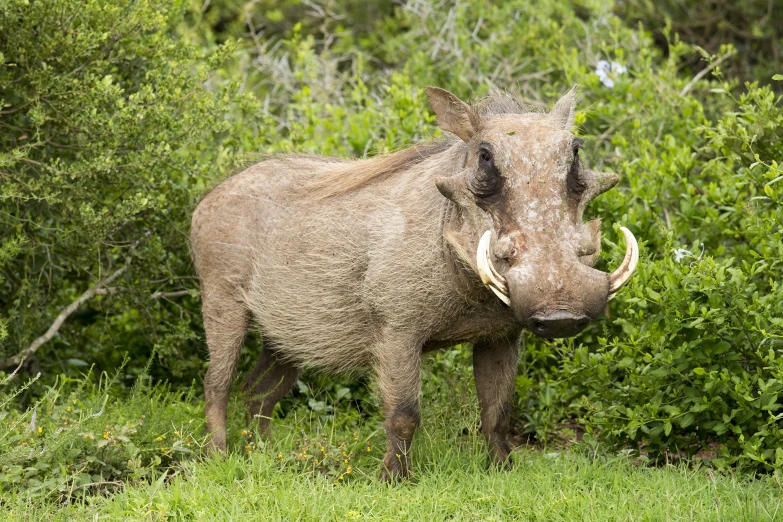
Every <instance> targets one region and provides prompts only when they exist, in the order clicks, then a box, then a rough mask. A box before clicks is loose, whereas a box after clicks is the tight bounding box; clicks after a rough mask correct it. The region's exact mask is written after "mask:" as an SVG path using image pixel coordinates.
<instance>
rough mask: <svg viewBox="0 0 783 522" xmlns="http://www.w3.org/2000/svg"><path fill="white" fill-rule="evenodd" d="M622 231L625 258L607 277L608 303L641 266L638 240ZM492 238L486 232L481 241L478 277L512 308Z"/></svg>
mask: <svg viewBox="0 0 783 522" xmlns="http://www.w3.org/2000/svg"><path fill="white" fill-rule="evenodd" d="M620 230H621V231H622V232H623V235H624V236H625V258H624V259H623V262H622V264H620V266H619V268H617V270H615V271H614V272H612V273H611V274H607V275H606V276H607V279H608V282H609V296H608V297H607V301H609V300H610V299H613V298H614V296H615V295H616V294H617V292H618V290H620V288H622V287H623V285H625V283H627V282H628V281H629V280H630V279H631V277H632V276H633V273H634V271H635V270H636V266H637V265H638V264H639V244H638V243H637V242H636V238H635V237H634V236H633V234H632V233H631V231H630V230H628V229H627V228H625V227H620ZM491 238H492V231H491V230H487V231H486V232H484V235H483V236H481V241H479V244H478V249H476V266H477V267H478V275H479V277H480V278H481V282H482V283H484V286H486V287H487V288H489V289H490V290H492V292H493V293H494V294H495V295H496V296H497V297H498V299H500V300H501V301H503V302H504V303H505V304H506V305H507V306H511V298H510V297H509V295H508V284H507V283H506V278H505V277H503V276H502V275H500V273H499V272H498V271H497V270H496V269H495V266H494V265H493V264H492V260H491V258H490V254H489V242H490V239H491Z"/></svg>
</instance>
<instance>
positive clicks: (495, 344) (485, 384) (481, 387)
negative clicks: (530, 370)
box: [473, 335, 519, 469]
mask: <svg viewBox="0 0 783 522" xmlns="http://www.w3.org/2000/svg"><path fill="white" fill-rule="evenodd" d="M518 353H519V336H518V335H510V336H509V337H508V338H506V339H499V340H492V341H480V342H477V343H474V345H473V376H474V379H475V381H476V395H477V396H478V402H479V408H480V410H481V432H482V433H483V434H484V437H485V438H486V439H487V443H488V444H489V451H490V454H491V457H492V459H493V461H494V463H495V464H496V465H498V466H502V467H504V468H506V469H510V468H511V466H512V461H511V459H510V458H509V453H511V448H510V446H509V444H508V442H507V440H506V435H507V434H508V426H509V421H510V417H511V405H512V402H513V398H514V383H515V381H516V376H517V358H518Z"/></svg>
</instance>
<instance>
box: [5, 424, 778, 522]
mask: <svg viewBox="0 0 783 522" xmlns="http://www.w3.org/2000/svg"><path fill="white" fill-rule="evenodd" d="M371 424H374V423H371ZM444 424H445V423H444ZM330 426H333V423H326V424H320V423H319V422H318V421H317V420H316V421H315V422H313V419H312V418H310V419H307V420H306V421H302V420H298V421H297V420H296V419H289V420H286V421H281V422H278V423H277V424H276V426H275V427H276V428H277V429H278V432H279V433H278V436H277V438H276V440H275V441H274V442H268V443H264V442H263V441H261V442H260V443H259V444H260V445H259V446H255V445H251V444H248V445H246V446H248V447H249V453H248V452H247V450H245V449H244V448H241V447H236V448H235V450H234V451H233V452H232V453H230V454H229V456H228V457H226V458H225V459H212V460H205V461H195V460H194V461H190V462H186V463H184V465H183V467H182V469H181V471H180V472H179V473H176V474H175V475H174V476H173V477H169V476H168V475H160V476H158V477H156V478H154V479H153V480H152V482H151V483H137V484H135V485H131V486H129V487H127V488H125V489H124V490H122V491H121V492H119V493H117V494H115V495H113V496H108V497H101V496H94V497H88V498H87V499H86V500H83V501H79V503H77V504H75V505H71V506H66V507H63V506H61V505H55V504H48V505H47V504H40V503H30V504H27V503H23V502H20V503H18V504H16V506H15V507H13V508H12V509H11V512H10V514H11V516H12V517H11V518H19V519H28V520H32V519H36V520H44V519H52V520H86V519H88V518H89V519H93V520H136V519H138V520H148V519H153V520H286V521H288V520H393V521H402V520H416V521H420V520H568V521H571V520H753V521H756V520H776V519H781V518H783V513H782V511H781V509H780V508H781V502H782V501H783V489H781V487H780V485H779V484H775V483H774V482H773V481H772V480H771V479H767V478H762V479H751V478H749V477H744V478H737V477H732V476H729V475H726V474H719V473H715V472H714V471H710V470H706V469H701V470H693V469H689V468H688V467H686V466H669V467H666V468H649V467H641V466H637V465H635V464H633V463H632V462H631V461H630V460H629V459H627V458H624V457H610V456H591V455H586V454H582V453H581V452H551V453H546V452H542V451H538V450H534V449H520V450H518V451H517V452H516V453H515V460H516V462H517V465H516V467H515V469H514V470H513V471H510V472H504V471H495V470H490V469H488V468H487V467H486V460H485V454H484V452H483V451H484V450H483V443H482V441H481V439H480V437H478V436H477V434H476V433H475V432H470V431H469V432H468V433H464V434H460V435H456V436H455V434H454V433H451V432H449V431H444V429H446V426H435V427H433V429H429V430H428V429H424V430H422V431H421V432H420V433H419V437H418V440H417V444H416V445H415V447H414V451H415V453H414V455H415V457H414V465H415V467H416V476H415V480H414V481H412V482H409V483H403V484H398V485H392V486H390V485H387V484H384V483H381V482H380V481H379V480H378V479H377V471H378V465H379V462H380V458H381V456H382V445H381V444H380V443H381V442H382V440H383V436H382V433H380V432H379V431H374V432H370V434H369V436H362V435H361V434H360V433H357V432H355V431H351V430H350V429H343V430H335V431H332V432H331V433H326V432H323V431H322V430H323V429H327V428H329V427H330ZM310 432H313V433H312V435H310V438H306V435H307V434H309V433H310ZM367 442H369V446H370V448H371V450H370V452H367V451H366V447H367V446H368V444H367ZM235 446H238V445H235ZM319 446H321V447H323V448H324V451H325V452H327V453H328V452H333V451H339V450H342V451H344V452H345V453H346V455H347V456H348V457H349V458H350V462H349V464H352V468H353V469H352V472H351V473H346V472H345V469H346V466H345V462H343V461H344V460H346V459H343V458H342V457H343V455H342V454H340V455H337V456H333V457H327V461H328V462H327V463H326V465H325V466H324V467H323V468H322V471H318V472H312V468H310V469H311V471H310V472H307V471H306V470H307V469H308V467H307V466H308V465H307V464H305V463H304V462H303V461H302V460H301V459H300V460H297V459H296V456H297V455H301V454H302V447H305V448H309V450H308V451H309V452H310V454H312V455H316V454H318V453H320V452H321V449H320V447H319ZM351 452H353V454H351ZM340 475H342V477H343V478H342V479H340V478H339V476H340Z"/></svg>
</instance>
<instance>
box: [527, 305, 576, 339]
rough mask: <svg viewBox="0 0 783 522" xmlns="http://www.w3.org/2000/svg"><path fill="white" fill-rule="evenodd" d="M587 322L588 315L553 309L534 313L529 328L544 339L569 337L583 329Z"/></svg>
mask: <svg viewBox="0 0 783 522" xmlns="http://www.w3.org/2000/svg"><path fill="white" fill-rule="evenodd" d="M588 324H590V318H589V317H587V316H586V315H584V314H575V313H573V312H570V311H568V310H555V311H554V312H550V313H542V314H536V315H534V316H533V317H531V318H530V330H531V331H532V332H533V333H534V334H536V335H537V336H539V337H544V338H545V339H555V338H558V337H571V336H573V335H576V334H578V333H579V332H581V331H582V330H584V329H585V328H586V327H587V325H588Z"/></svg>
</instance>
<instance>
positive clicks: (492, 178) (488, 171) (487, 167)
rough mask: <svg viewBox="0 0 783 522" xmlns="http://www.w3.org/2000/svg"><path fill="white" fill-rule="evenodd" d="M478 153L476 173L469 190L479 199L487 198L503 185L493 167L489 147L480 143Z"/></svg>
mask: <svg viewBox="0 0 783 522" xmlns="http://www.w3.org/2000/svg"><path fill="white" fill-rule="evenodd" d="M480 147H481V148H479V153H478V166H479V168H478V172H477V173H476V176H475V178H473V180H472V182H471V183H470V189H471V191H473V193H474V194H475V195H476V196H478V197H481V198H487V197H490V196H492V195H494V194H497V193H498V192H499V191H500V187H501V185H502V183H503V181H502V179H501V177H500V172H499V171H498V168H497V167H496V166H495V160H494V155H493V154H492V150H491V149H490V145H489V144H487V143H482V144H481V146H480Z"/></svg>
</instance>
